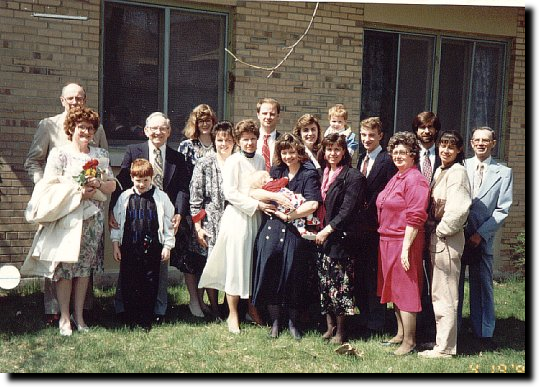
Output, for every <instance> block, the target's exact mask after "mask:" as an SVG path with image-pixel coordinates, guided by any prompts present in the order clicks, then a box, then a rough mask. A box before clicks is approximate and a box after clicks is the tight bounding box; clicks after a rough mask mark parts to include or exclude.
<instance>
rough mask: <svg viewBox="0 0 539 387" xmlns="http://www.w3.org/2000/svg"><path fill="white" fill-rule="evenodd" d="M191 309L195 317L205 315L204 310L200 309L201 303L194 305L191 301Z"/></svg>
mask: <svg viewBox="0 0 539 387" xmlns="http://www.w3.org/2000/svg"><path fill="white" fill-rule="evenodd" d="M189 311H190V312H191V314H192V315H193V316H195V317H204V312H202V309H200V305H198V304H196V305H193V304H191V303H189Z"/></svg>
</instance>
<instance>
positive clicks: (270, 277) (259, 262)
mask: <svg viewBox="0 0 539 387" xmlns="http://www.w3.org/2000/svg"><path fill="white" fill-rule="evenodd" d="M308 160H309V157H308V156H307V154H306V153H305V146H304V145H303V144H302V143H301V140H299V139H298V138H297V137H296V136H294V135H292V134H289V133H286V134H284V135H282V136H281V137H279V139H278V140H277V142H276V144H275V156H274V160H273V167H272V168H271V171H270V176H271V178H273V179H279V178H283V177H287V178H288V184H287V186H286V188H288V189H289V190H291V191H293V192H294V193H295V194H300V195H302V196H303V197H304V198H305V202H304V203H303V204H301V205H300V206H299V207H297V208H296V209H295V210H293V211H292V212H289V213H287V214H285V213H284V212H280V211H275V213H274V214H273V215H271V216H264V219H263V221H262V224H261V226H260V229H259V232H258V235H257V239H256V244H255V253H254V257H255V262H254V264H253V267H254V269H253V295H252V302H253V304H254V305H255V306H256V307H267V310H268V312H269V316H270V319H271V320H272V327H271V332H270V337H272V338H276V337H278V335H279V331H280V327H281V321H282V319H283V318H284V317H286V315H288V327H289V330H290V334H291V335H292V337H294V338H295V339H300V338H301V332H300V330H299V329H298V327H297V326H296V323H297V321H296V320H297V317H298V310H299V309H301V307H302V301H301V300H302V279H303V278H304V277H305V273H306V270H307V261H306V260H307V257H308V255H307V254H304V252H305V250H306V249H307V244H308V243H312V242H310V241H307V240H305V239H303V238H302V237H301V236H300V234H299V232H298V229H297V228H296V227H295V226H294V225H293V224H292V223H291V221H293V220H294V219H299V218H304V217H306V216H307V215H309V214H312V213H314V212H315V211H316V210H317V208H318V204H319V202H321V201H322V197H321V195H320V181H319V177H318V172H317V171H316V169H315V168H314V166H313V165H312V163H310V162H307V161H308Z"/></svg>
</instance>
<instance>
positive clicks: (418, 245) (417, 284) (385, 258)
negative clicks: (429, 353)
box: [377, 230, 425, 313]
mask: <svg viewBox="0 0 539 387" xmlns="http://www.w3.org/2000/svg"><path fill="white" fill-rule="evenodd" d="M402 242H403V239H402V238H388V237H383V236H380V248H379V250H378V289H377V292H378V296H379V297H381V300H380V302H381V303H382V304H385V303H387V302H392V303H393V304H395V305H396V306H397V308H399V309H400V310H402V311H404V312H411V313H414V312H421V292H422V289H423V246H424V244H425V233H424V231H423V230H420V231H419V232H418V233H417V236H416V238H415V240H414V243H412V247H411V248H410V252H409V255H408V258H409V261H410V268H409V269H408V271H405V270H404V268H403V267H402V264H401V252H402Z"/></svg>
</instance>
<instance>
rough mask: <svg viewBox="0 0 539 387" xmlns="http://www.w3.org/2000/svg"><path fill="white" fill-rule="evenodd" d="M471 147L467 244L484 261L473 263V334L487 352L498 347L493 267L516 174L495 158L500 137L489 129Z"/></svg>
mask: <svg viewBox="0 0 539 387" xmlns="http://www.w3.org/2000/svg"><path fill="white" fill-rule="evenodd" d="M471 145H472V148H473V150H474V153H475V156H474V157H472V158H469V159H467V160H466V162H465V166H466V170H467V171H468V177H469V179H470V185H471V186H472V187H473V194H472V205H471V207H470V214H469V215H468V224H467V226H466V229H465V236H466V243H467V244H468V245H469V246H470V247H478V246H480V252H478V253H477V254H480V255H481V257H478V258H479V259H477V260H475V262H474V263H470V265H469V266H468V267H469V284H470V321H471V328H472V332H473V334H474V336H475V337H477V338H478V339H479V340H480V342H481V345H482V347H483V348H484V349H493V348H494V347H495V345H494V343H493V341H492V336H493V334H494V327H495V323H496V317H495V312H494V288H493V278H492V266H493V261H494V256H493V254H494V247H493V244H494V236H495V235H496V231H497V230H498V229H499V228H500V227H501V225H502V224H503V221H504V220H505V218H506V217H507V215H508V212H509V208H510V207H511V204H512V203H513V172H512V170H511V168H508V167H506V166H504V165H501V164H499V163H497V162H496V161H495V160H494V159H493V158H492V149H494V147H495V146H496V133H495V132H494V131H493V130H492V129H491V128H489V127H479V128H475V129H474V130H473V133H472V139H471ZM464 272H465V270H464V268H463V270H461V276H460V284H459V309H458V310H459V322H460V321H461V318H462V303H463V298H464Z"/></svg>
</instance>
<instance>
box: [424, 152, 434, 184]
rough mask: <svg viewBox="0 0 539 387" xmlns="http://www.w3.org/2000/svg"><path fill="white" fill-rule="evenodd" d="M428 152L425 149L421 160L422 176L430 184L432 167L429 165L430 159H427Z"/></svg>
mask: <svg viewBox="0 0 539 387" xmlns="http://www.w3.org/2000/svg"><path fill="white" fill-rule="evenodd" d="M429 154H430V153H429V150H428V149H427V150H426V151H425V157H424V159H423V168H422V169H423V176H425V177H426V178H427V181H428V182H429V184H430V181H431V179H432V165H431V163H430V157H429Z"/></svg>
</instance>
